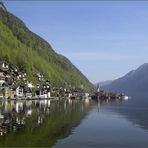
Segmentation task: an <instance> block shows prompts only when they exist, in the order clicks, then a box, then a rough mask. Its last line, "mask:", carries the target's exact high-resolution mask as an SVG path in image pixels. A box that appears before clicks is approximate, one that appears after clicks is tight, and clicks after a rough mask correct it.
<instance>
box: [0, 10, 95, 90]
mask: <svg viewBox="0 0 148 148" xmlns="http://www.w3.org/2000/svg"><path fill="white" fill-rule="evenodd" d="M0 59H1V60H5V61H7V62H9V63H13V64H16V65H17V66H18V67H19V68H21V69H23V70H24V71H26V72H27V74H28V77H29V78H30V79H31V80H34V81H35V78H34V77H33V74H34V73H35V71H40V72H41V73H43V74H44V75H45V76H46V77H47V78H48V79H50V81H51V82H52V83H53V84H55V85H65V84H67V85H68V84H70V85H72V86H75V87H79V86H80V85H81V84H83V85H84V87H85V88H86V89H94V87H93V85H92V84H91V83H90V82H89V81H88V80H87V78H86V77H85V76H84V75H83V74H82V73H81V72H80V71H79V70H78V69H77V68H76V67H75V66H74V65H73V64H72V63H71V62H70V61H69V60H68V59H67V58H65V57H64V56H62V55H59V54H57V53H56V52H55V51H54V50H53V49H52V48H51V46H50V45H49V44H48V43H47V42H46V41H45V40H43V39H42V38H40V37H39V36H37V35H36V34H34V33H32V32H31V31H30V30H28V28H27V27H26V26H25V24H24V23H23V22H22V21H21V20H19V19H18V18H17V17H15V16H13V15H12V14H10V13H9V12H6V11H3V10H0ZM65 82H66V83H65Z"/></svg>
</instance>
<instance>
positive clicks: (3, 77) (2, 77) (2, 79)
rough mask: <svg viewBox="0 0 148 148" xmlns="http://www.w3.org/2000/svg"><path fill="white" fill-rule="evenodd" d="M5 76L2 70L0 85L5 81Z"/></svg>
mask: <svg viewBox="0 0 148 148" xmlns="http://www.w3.org/2000/svg"><path fill="white" fill-rule="evenodd" d="M5 78H6V76H5V75H4V73H3V72H0V86H2V84H4V83H5Z"/></svg>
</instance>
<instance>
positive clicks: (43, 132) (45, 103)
mask: <svg viewBox="0 0 148 148" xmlns="http://www.w3.org/2000/svg"><path fill="white" fill-rule="evenodd" d="M132 100H136V99H134V98H131V99H129V100H127V101H93V100H89V99H86V100H70V99H65V100H61V101H49V100H40V101H39V100H33V101H31V100H28V101H27V100H26V101H25V100H24V101H1V102H0V112H1V114H0V135H1V136H0V146H1V147H4V146H7V147H12V146H14V147H16V146H26V147H27V146H38V147H54V148H56V147H68V148H69V147H101V148H102V147H148V140H147V139H148V128H147V123H148V118H147V115H146V114H147V112H148V108H147V107H145V106H141V105H139V106H138V105H137V106H136V105H135V104H134V105H133V103H131V102H134V101H132Z"/></svg>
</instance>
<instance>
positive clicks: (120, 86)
mask: <svg viewBox="0 0 148 148" xmlns="http://www.w3.org/2000/svg"><path fill="white" fill-rule="evenodd" d="M104 89H107V90H110V91H117V92H125V93H126V92H128V93H130V92H139V93H140V92H148V63H144V64H143V65H141V66H140V67H138V68H137V69H136V70H132V71H130V72H129V73H127V74H126V75H125V76H123V77H121V78H119V79H116V80H115V81H113V82H112V83H111V84H109V85H106V86H104Z"/></svg>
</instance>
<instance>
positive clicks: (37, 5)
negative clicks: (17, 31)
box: [4, 1, 148, 83]
mask: <svg viewBox="0 0 148 148" xmlns="http://www.w3.org/2000/svg"><path fill="white" fill-rule="evenodd" d="M4 3H5V5H6V7H7V9H8V10H9V11H10V12H12V13H13V14H14V15H16V16H18V17H19V18H21V19H22V20H23V21H24V22H25V24H26V25H27V27H29V29H30V30H32V31H33V32H35V33H36V34H38V35H40V36H41V37H43V38H44V39H45V40H47V41H48V42H49V43H50V44H51V45H52V47H53V49H54V50H55V51H56V52H58V53H60V54H63V55H65V56H66V57H68V58H69V59H70V60H71V61H72V63H73V64H74V65H76V66H77V67H78V68H79V69H80V71H81V72H83V74H84V75H86V76H87V78H88V79H89V80H90V81H91V82H93V83H95V82H98V81H103V80H111V79H116V78H118V77H121V76H123V75H124V74H126V73H127V72H128V71H130V70H132V69H135V68H137V67H138V66H140V65H141V64H143V63H146V62H148V2H146V1H143V2H140V1H130V2H128V1H119V2H117V1H110V2H109V1H105V2H103V1H69V2H68V1H61V2H60V1H55V2H54V1H42V2H41V1H22V2H20V1H4Z"/></svg>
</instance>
